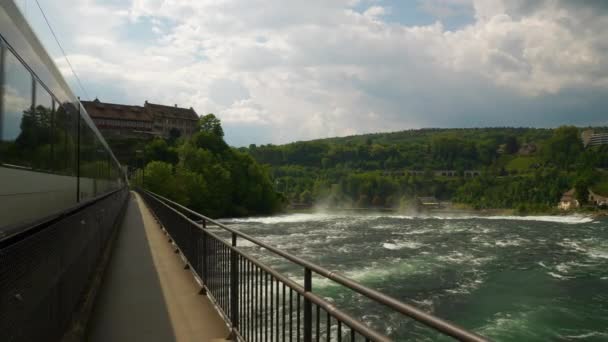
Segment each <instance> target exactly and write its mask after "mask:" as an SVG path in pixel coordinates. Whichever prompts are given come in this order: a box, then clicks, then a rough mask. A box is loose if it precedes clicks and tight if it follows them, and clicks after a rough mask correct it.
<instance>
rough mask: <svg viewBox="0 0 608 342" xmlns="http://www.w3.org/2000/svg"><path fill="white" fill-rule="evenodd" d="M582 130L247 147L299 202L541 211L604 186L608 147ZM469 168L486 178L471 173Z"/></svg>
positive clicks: (424, 132)
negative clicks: (434, 201) (587, 139)
mask: <svg viewBox="0 0 608 342" xmlns="http://www.w3.org/2000/svg"><path fill="white" fill-rule="evenodd" d="M581 130H582V129H579V128H576V127H560V128H558V129H536V128H477V129H420V130H408V131H402V132H394V133H378V134H365V135H357V136H349V137H341V138H330V139H319V140H312V141H305V142H295V143H290V144H285V145H262V146H256V145H250V146H249V148H242V149H241V150H242V151H243V152H247V153H249V154H250V155H251V156H253V157H254V158H255V159H256V160H257V161H258V162H260V163H262V164H266V165H268V167H269V168H270V170H271V174H272V176H273V178H274V184H275V187H276V189H277V190H278V191H280V192H282V193H283V194H284V195H285V196H286V197H287V198H288V199H289V200H290V201H291V202H295V203H306V202H309V203H313V202H316V203H323V204H328V205H330V206H332V205H335V206H347V207H395V206H399V205H401V204H403V203H411V201H412V199H413V198H415V197H416V196H435V197H437V198H439V199H442V200H451V201H455V202H459V203H463V204H466V205H470V206H473V207H476V208H513V209H521V210H529V209H531V210H545V209H548V208H551V207H554V206H555V205H556V204H557V202H558V201H559V198H560V197H561V194H562V193H563V192H564V191H566V190H568V189H570V188H572V187H574V186H575V185H577V186H578V187H579V188H580V187H582V186H592V185H594V184H596V183H597V184H598V185H597V186H598V187H599V188H600V189H602V191H604V190H603V189H604V187H605V186H604V185H600V184H603V183H602V182H603V180H604V179H605V176H604V173H602V172H599V171H597V169H598V168H608V147H607V146H601V147H595V148H591V149H585V148H584V147H583V145H582V142H581V139H580V133H581ZM442 170H443V171H453V172H454V173H455V174H456V175H455V176H446V175H444V174H442V173H441V172H440V171H442ZM413 171H416V172H413ZM470 171H475V172H478V173H479V174H480V176H478V177H467V175H468V172H470ZM598 191H599V190H598Z"/></svg>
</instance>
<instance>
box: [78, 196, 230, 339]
mask: <svg viewBox="0 0 608 342" xmlns="http://www.w3.org/2000/svg"><path fill="white" fill-rule="evenodd" d="M198 291H199V286H198V284H197V283H196V281H195V280H194V278H193V277H192V275H191V274H190V271H188V270H184V264H183V262H182V261H181V260H180V257H179V255H178V254H175V253H174V250H173V248H172V246H171V244H170V243H169V242H168V240H167V237H166V235H164V234H163V232H162V230H161V229H160V227H159V225H158V223H157V222H156V221H155V220H154V218H153V216H152V214H151V212H150V210H149V209H148V208H147V207H146V205H145V203H144V201H143V200H142V199H141V197H140V196H139V195H138V194H136V193H134V192H132V193H131V197H130V199H129V203H128V208H127V211H126V213H125V217H124V221H123V223H122V226H121V227H120V230H119V232H118V236H117V239H116V241H115V242H114V246H113V251H112V255H111V257H110V260H109V263H108V266H107V269H106V271H105V274H104V278H103V280H102V283H101V287H100V289H99V293H98V296H97V299H96V301H95V306H94V308H93V312H92V314H91V318H90V321H89V325H88V332H87V339H86V340H87V341H90V342H98V341H99V342H106V341H114V342H122V341H125V342H126V341H149V342H154V341H159V342H160V341H163V342H165V341H169V342H170V341H175V342H182V341H215V340H217V341H219V340H225V339H226V337H227V336H228V334H229V332H228V329H227V327H226V324H225V323H224V321H223V320H222V319H221V317H220V316H219V314H218V313H217V311H216V310H215V308H214V306H213V305H212V304H211V302H210V301H209V300H208V298H207V297H206V296H201V295H199V294H198Z"/></svg>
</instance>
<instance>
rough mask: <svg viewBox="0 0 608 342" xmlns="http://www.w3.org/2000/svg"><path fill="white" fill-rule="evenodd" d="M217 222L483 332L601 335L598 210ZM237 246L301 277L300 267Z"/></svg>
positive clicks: (494, 335)
mask: <svg viewBox="0 0 608 342" xmlns="http://www.w3.org/2000/svg"><path fill="white" fill-rule="evenodd" d="M224 222H226V223H230V224H231V225H233V227H237V228H238V229H240V230H242V231H243V232H246V233H248V234H251V235H253V236H256V237H258V238H260V239H262V240H263V241H266V242H268V243H270V244H271V245H273V246H275V247H278V248H281V249H283V250H286V251H288V252H290V253H292V254H294V255H297V256H300V257H302V258H305V259H307V260H310V261H312V262H314V263H317V264H319V265H321V266H324V267H325V268H328V269H330V270H335V271H338V272H341V273H343V274H345V275H346V276H348V277H350V278H352V279H354V280H357V281H359V282H361V283H363V284H365V285H367V286H369V287H372V288H374V289H377V290H380V291H382V292H384V293H387V294H389V295H391V296H393V297H396V298H398V299H400V300H402V301H405V302H408V303H411V304H414V305H416V306H418V307H419V308H421V309H423V310H425V311H428V312H432V313H434V314H435V315H438V316H440V317H442V318H444V319H447V320H449V321H452V322H455V323H457V324H459V325H461V326H463V327H465V328H467V329H470V330H473V331H475V332H477V333H480V334H482V335H485V336H487V337H489V338H491V339H495V340H498V341H533V340H534V341H547V340H550V341H575V340H576V341H580V340H585V341H608V221H606V220H593V219H591V218H587V217H578V216H569V217H551V216H538V217H525V218H522V217H475V216H468V217H411V216H398V215H384V214H376V215H373V214H368V215H364V214H327V213H319V214H291V215H283V216H274V217H260V218H247V219H232V220H225V221H224ZM242 246H243V248H245V249H246V250H247V252H249V253H252V254H253V255H255V256H257V257H259V258H260V259H261V260H262V261H264V262H266V263H267V264H270V265H271V266H273V267H275V268H276V269H278V270H280V271H282V272H286V273H287V274H289V275H290V276H291V277H292V278H294V280H297V281H299V282H301V281H302V272H301V269H300V268H297V267H295V266H294V265H289V264H286V263H284V262H282V261H281V260H279V259H277V258H274V257H272V256H270V255H269V254H268V253H267V252H265V251H264V250H262V249H259V248H257V247H253V246H252V245H251V244H248V243H245V244H242ZM313 288H314V291H315V292H317V293H319V294H320V295H322V296H324V297H327V298H332V300H333V301H335V302H336V304H338V305H339V306H340V307H346V308H347V310H348V311H349V312H352V313H353V314H354V315H357V316H359V317H360V318H362V319H363V320H365V321H366V322H368V323H369V324H370V325H372V326H373V327H375V328H377V329H379V330H380V331H382V332H384V333H385V334H388V335H389V336H390V337H392V338H394V339H395V340H407V339H416V340H424V339H428V340H431V339H435V338H436V336H435V335H433V334H432V333H430V332H429V330H428V329H427V328H424V327H422V326H421V325H420V324H416V323H413V322H412V321H411V320H408V319H404V318H403V316H401V315H398V314H393V313H387V312H388V311H387V310H386V309H384V308H382V307H379V306H377V305H376V304H373V303H370V302H369V301H367V300H364V299H362V298H361V297H360V296H356V295H353V293H352V292H351V291H348V290H344V289H342V288H340V287H339V286H337V285H335V284H334V283H332V282H329V281H326V280H322V279H317V278H315V279H314V280H313Z"/></svg>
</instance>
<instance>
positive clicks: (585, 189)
mask: <svg viewBox="0 0 608 342" xmlns="http://www.w3.org/2000/svg"><path fill="white" fill-rule="evenodd" d="M574 189H575V191H576V199H577V200H578V203H580V204H585V203H587V200H588V198H589V184H588V183H587V182H585V181H584V180H578V181H577V182H576V183H575V184H574Z"/></svg>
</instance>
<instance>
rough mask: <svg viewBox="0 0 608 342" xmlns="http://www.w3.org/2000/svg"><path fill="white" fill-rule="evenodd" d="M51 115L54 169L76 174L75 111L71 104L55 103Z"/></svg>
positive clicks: (58, 171)
mask: <svg viewBox="0 0 608 342" xmlns="http://www.w3.org/2000/svg"><path fill="white" fill-rule="evenodd" d="M55 106H56V109H55V115H54V117H53V119H54V120H53V137H54V138H53V139H54V141H55V142H56V143H55V146H54V147H53V163H54V165H55V167H54V170H55V171H56V172H57V173H61V174H65V175H70V176H73V175H76V148H77V146H76V145H77V142H78V135H77V134H78V131H77V126H76V123H77V122H78V117H77V112H75V111H74V109H73V108H74V106H73V105H71V104H63V105H59V104H56V105H55Z"/></svg>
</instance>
